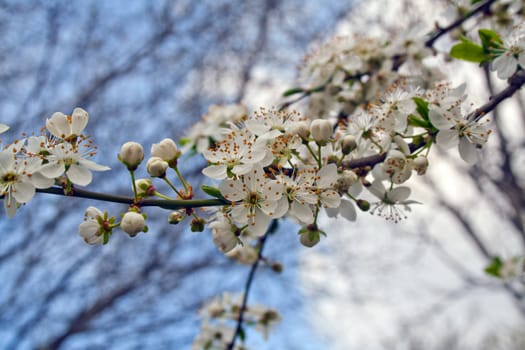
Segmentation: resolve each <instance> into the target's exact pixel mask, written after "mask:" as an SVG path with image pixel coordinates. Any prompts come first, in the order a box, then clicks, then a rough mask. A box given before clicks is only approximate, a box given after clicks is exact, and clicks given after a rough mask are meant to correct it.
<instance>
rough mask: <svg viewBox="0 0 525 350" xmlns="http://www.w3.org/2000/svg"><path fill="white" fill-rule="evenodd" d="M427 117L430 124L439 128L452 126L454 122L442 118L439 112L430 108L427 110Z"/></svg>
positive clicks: (445, 128) (444, 128)
mask: <svg viewBox="0 0 525 350" xmlns="http://www.w3.org/2000/svg"><path fill="white" fill-rule="evenodd" d="M428 117H429V119H430V122H431V123H432V125H434V126H435V127H436V128H437V129H439V130H447V129H450V128H451V127H452V126H454V123H453V122H451V121H450V120H448V119H446V118H444V117H443V116H442V115H441V113H439V112H437V111H435V110H433V109H431V110H430V111H429V112H428Z"/></svg>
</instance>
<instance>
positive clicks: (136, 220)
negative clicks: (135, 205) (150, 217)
mask: <svg viewBox="0 0 525 350" xmlns="http://www.w3.org/2000/svg"><path fill="white" fill-rule="evenodd" d="M145 227H146V220H145V219H144V216H142V215H141V214H139V213H137V212H134V211H128V212H127V213H126V214H124V216H123V217H122V221H121V222H120V228H121V229H122V231H124V232H126V233H127V234H128V235H130V237H135V236H136V235H137V234H138V233H139V232H143V231H144V229H145Z"/></svg>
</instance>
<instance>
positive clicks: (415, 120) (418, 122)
mask: <svg viewBox="0 0 525 350" xmlns="http://www.w3.org/2000/svg"><path fill="white" fill-rule="evenodd" d="M408 125H410V126H415V127H420V128H425V129H431V128H432V124H431V123H430V122H428V121H426V120H423V119H421V118H419V117H416V116H415V115H413V114H411V115H409V116H408Z"/></svg>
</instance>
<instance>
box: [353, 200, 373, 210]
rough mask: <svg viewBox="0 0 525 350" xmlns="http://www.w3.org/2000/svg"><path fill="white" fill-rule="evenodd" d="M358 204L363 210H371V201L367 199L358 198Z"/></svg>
mask: <svg viewBox="0 0 525 350" xmlns="http://www.w3.org/2000/svg"><path fill="white" fill-rule="evenodd" d="M356 204H357V206H358V207H359V209H361V210H362V211H368V210H370V202H368V201H366V200H364V199H358V200H357V201H356Z"/></svg>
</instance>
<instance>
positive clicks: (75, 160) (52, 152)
mask: <svg viewBox="0 0 525 350" xmlns="http://www.w3.org/2000/svg"><path fill="white" fill-rule="evenodd" d="M48 152H49V155H47V156H46V158H45V159H46V160H47V164H44V165H43V166H42V169H41V170H40V172H41V173H42V175H44V176H46V177H48V178H50V179H55V178H57V177H59V176H61V175H62V174H64V173H65V174H66V176H67V178H68V179H69V180H70V181H71V182H72V183H74V184H75V185H80V186H87V185H89V184H90V183H91V180H92V179H93V174H91V171H107V170H110V168H109V167H107V166H104V165H100V164H97V163H95V162H93V161H91V160H89V159H86V157H88V156H92V155H93V152H91V151H90V150H84V151H83V152H81V151H79V149H78V147H74V146H73V145H72V144H71V143H66V142H63V143H59V144H58V145H56V146H55V147H52V148H49V149H48Z"/></svg>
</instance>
